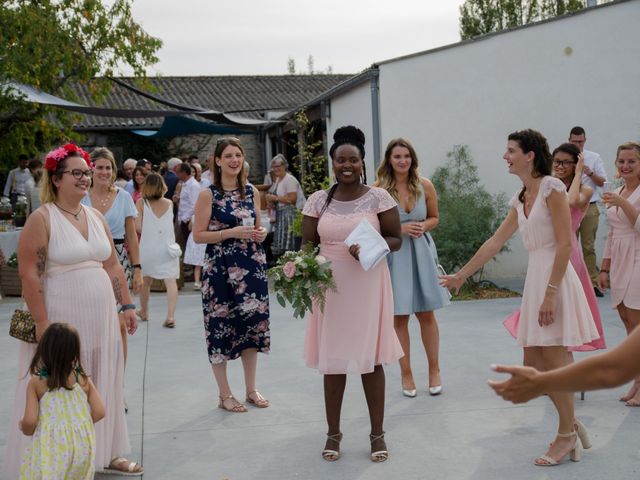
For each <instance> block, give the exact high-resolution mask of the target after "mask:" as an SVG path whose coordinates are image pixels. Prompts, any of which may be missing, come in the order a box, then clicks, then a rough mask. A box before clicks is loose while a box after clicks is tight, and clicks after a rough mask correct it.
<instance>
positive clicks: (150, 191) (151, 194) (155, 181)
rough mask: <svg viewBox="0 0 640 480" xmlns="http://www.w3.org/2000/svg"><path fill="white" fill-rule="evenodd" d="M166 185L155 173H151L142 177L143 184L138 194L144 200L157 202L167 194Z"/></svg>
mask: <svg viewBox="0 0 640 480" xmlns="http://www.w3.org/2000/svg"><path fill="white" fill-rule="evenodd" d="M167 190H168V189H167V185H166V184H165V183H164V180H163V179H162V177H161V176H160V175H158V174H157V173H156V172H151V173H150V174H149V175H147V176H146V177H144V182H143V183H142V187H141V188H140V194H141V195H142V198H144V199H145V200H157V199H159V198H162V197H163V196H164V194H165V193H167Z"/></svg>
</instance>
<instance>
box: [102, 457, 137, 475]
mask: <svg viewBox="0 0 640 480" xmlns="http://www.w3.org/2000/svg"><path fill="white" fill-rule="evenodd" d="M125 462H126V463H127V467H126V469H125V470H122V469H120V468H116V467H115V465H122V464H123V463H125ZM137 468H139V470H136V469H137ZM99 473H104V474H109V475H121V476H123V477H139V476H141V475H142V474H143V473H144V468H142V465H140V464H139V463H137V462H132V461H130V460H128V459H126V458H124V457H114V458H112V459H111V461H110V462H109V466H108V467H107V468H105V469H104V470H103V471H102V472H99Z"/></svg>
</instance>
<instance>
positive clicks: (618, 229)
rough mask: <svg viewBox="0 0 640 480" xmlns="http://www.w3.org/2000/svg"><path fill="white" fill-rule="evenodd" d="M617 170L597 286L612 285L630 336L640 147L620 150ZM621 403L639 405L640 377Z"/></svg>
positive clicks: (637, 257) (639, 303) (636, 309)
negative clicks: (619, 184) (619, 182)
mask: <svg viewBox="0 0 640 480" xmlns="http://www.w3.org/2000/svg"><path fill="white" fill-rule="evenodd" d="M616 171H617V174H618V176H619V177H620V178H622V180H623V181H624V185H623V186H622V187H620V188H618V189H617V190H616V191H615V192H605V193H604V195H603V200H604V201H605V204H606V206H607V222H608V223H609V235H608V237H607V243H606V245H605V248H604V254H603V255H602V265H601V267H600V274H599V277H598V283H599V284H600V285H601V286H607V284H609V283H610V284H611V304H612V305H613V308H615V309H617V310H618V315H620V318H621V319H622V323H624V327H625V328H626V330H627V334H630V333H631V332H632V331H633V329H634V328H636V327H637V326H638V324H640V289H639V288H638V286H639V285H640V221H638V213H639V212H640V188H638V187H639V186H640V144H638V143H636V142H628V143H624V144H622V145H620V146H619V147H618V152H617V154H616ZM620 400H621V401H623V402H626V405H627V406H629V407H638V406H640V377H638V378H636V380H635V382H634V383H633V385H632V387H631V389H630V390H629V392H627V394H626V395H624V396H623V397H622V398H621V399H620Z"/></svg>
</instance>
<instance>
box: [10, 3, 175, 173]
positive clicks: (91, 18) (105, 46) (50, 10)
mask: <svg viewBox="0 0 640 480" xmlns="http://www.w3.org/2000/svg"><path fill="white" fill-rule="evenodd" d="M132 1H133V0H113V1H110V2H109V5H110V6H107V5H105V4H103V2H101V1H99V0H10V1H4V2H2V3H1V4H0V59H2V60H1V62H0V164H4V165H5V166H6V165H7V164H9V163H10V162H11V163H13V162H15V157H16V156H17V155H18V154H20V153H30V154H35V153H36V152H41V151H44V150H46V149H48V148H49V147H50V146H51V144H52V143H54V142H60V141H62V140H65V139H69V138H73V137H74V134H73V132H72V130H71V127H72V124H73V119H74V118H75V116H74V114H71V113H68V112H66V111H64V110H61V109H54V108H51V107H44V106H42V105H39V104H33V103H29V102H26V101H24V100H23V99H22V98H20V96H19V95H18V94H17V93H16V90H15V89H12V88H11V87H10V82H12V81H15V82H20V83H24V84H27V85H31V86H34V87H36V88H39V89H41V90H43V91H45V92H47V93H50V94H52V95H56V96H60V97H63V98H66V99H69V100H76V101H77V100H78V99H77V98H75V95H74V92H73V90H72V89H71V88H70V85H72V84H73V83H89V85H90V88H89V92H90V99H89V100H91V101H93V102H99V101H100V100H101V99H102V98H104V96H105V95H106V94H107V93H108V91H109V88H110V83H111V82H109V81H108V80H107V79H105V78H102V79H100V80H97V81H92V79H94V77H97V76H101V77H105V76H111V75H117V74H120V73H121V72H122V71H123V69H124V68H127V69H128V70H130V71H132V72H133V74H134V76H137V77H144V76H145V75H146V68H147V67H148V66H150V65H152V64H154V63H156V62H157V61H158V59H157V57H156V52H157V51H158V49H159V48H160V47H161V45H162V42H161V41H160V40H159V39H157V38H154V37H152V36H150V35H148V34H147V33H146V32H145V31H144V30H143V29H142V27H141V26H140V25H138V24H137V23H136V22H135V21H134V19H133V16H132V13H131V3H132ZM83 100H85V101H86V99H83Z"/></svg>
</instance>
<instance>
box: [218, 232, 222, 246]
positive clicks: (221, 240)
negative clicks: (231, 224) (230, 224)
mask: <svg viewBox="0 0 640 480" xmlns="http://www.w3.org/2000/svg"><path fill="white" fill-rule="evenodd" d="M218 232H219V233H220V241H219V242H218V243H222V230H218Z"/></svg>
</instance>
